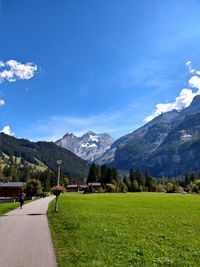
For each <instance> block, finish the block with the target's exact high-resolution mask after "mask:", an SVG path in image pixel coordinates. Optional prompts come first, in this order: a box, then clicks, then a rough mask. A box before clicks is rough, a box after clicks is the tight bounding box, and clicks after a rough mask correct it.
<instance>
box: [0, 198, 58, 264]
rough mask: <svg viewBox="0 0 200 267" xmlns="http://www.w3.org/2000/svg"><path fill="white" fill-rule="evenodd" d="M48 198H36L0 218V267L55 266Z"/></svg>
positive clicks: (49, 199)
mask: <svg viewBox="0 0 200 267" xmlns="http://www.w3.org/2000/svg"><path fill="white" fill-rule="evenodd" d="M51 200H52V198H51V197H46V198H43V199H39V200H36V201H33V202H31V203H28V204H26V205H24V206H23V209H22V210H21V209H16V210H13V211H11V212H9V213H7V214H6V215H4V216H2V217H0V267H56V266H57V263H56V257H55V253H54V249H53V246H52V241H51V235H50V231H49V227H48V220H47V216H46V212H47V208H48V204H49V202H50V201H51ZM0 205H1V204H0Z"/></svg>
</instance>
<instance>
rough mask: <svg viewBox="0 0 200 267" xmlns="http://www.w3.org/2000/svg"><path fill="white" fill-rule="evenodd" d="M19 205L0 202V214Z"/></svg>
mask: <svg viewBox="0 0 200 267" xmlns="http://www.w3.org/2000/svg"><path fill="white" fill-rule="evenodd" d="M17 207H19V203H18V202H16V203H13V202H11V203H0V216H1V215H3V214H5V213H7V212H9V211H10V210H13V209H16V208H17Z"/></svg>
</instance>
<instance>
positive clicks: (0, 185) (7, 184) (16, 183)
mask: <svg viewBox="0 0 200 267" xmlns="http://www.w3.org/2000/svg"><path fill="white" fill-rule="evenodd" d="M24 184H25V183H23V182H7V183H0V187H18V188H20V187H22V185H24Z"/></svg>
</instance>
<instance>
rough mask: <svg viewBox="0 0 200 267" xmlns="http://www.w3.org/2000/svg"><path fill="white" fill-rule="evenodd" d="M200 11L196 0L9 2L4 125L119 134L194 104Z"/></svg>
mask: <svg viewBox="0 0 200 267" xmlns="http://www.w3.org/2000/svg"><path fill="white" fill-rule="evenodd" d="M199 14H200V1H195V0H180V1H179V0H169V1H160V0H140V1H135V0H124V1H121V0H101V1H97V0H84V1H82V0H59V1H56V0H48V1H47V0H28V1H27V0H20V1H14V0H0V62H2V64H3V67H2V68H0V130H1V129H3V128H4V127H5V126H9V127H10V128H11V131H12V133H14V134H15V136H18V137H25V138H29V139H31V140H55V139H58V138H60V137H62V136H63V135H64V134H65V133H66V132H74V133H75V134H79V135H80V134H81V133H83V132H85V131H87V130H92V131H95V132H97V133H100V132H108V133H110V134H111V135H112V136H113V137H115V138H118V137H120V136H122V135H124V134H126V133H129V132H130V131H132V130H134V129H136V128H137V127H139V126H141V125H143V124H144V119H145V118H146V117H147V116H149V115H150V116H153V117H155V116H156V115H155V112H157V115H158V114H159V112H161V111H167V110H170V108H171V107H174V108H176V107H177V106H181V107H183V106H184V105H185V106H186V105H188V103H189V102H191V99H192V97H193V96H194V95H195V94H196V92H198V91H199V88H200V87H198V86H199V85H200V83H199V80H198V78H199V76H200V75H199V74H200V73H199V71H197V70H198V69H200V49H199V43H200V15H199ZM10 60H13V61H14V62H15V63H16V62H18V65H17V67H16V66H15V65H14V67H13V65H12V64H11V63H12V62H13V61H11V63H10ZM27 62H31V63H32V64H29V65H27V64H26V63H27ZM186 63H187V65H186ZM30 67H32V68H33V69H30ZM34 68H35V69H34ZM36 68H37V70H36ZM5 70H6V71H7V72H6V75H7V76H6V75H5V72H3V71H5ZM20 71H21V72H20ZM27 71H28V72H27ZM13 72H14V74H13ZM2 73H3V74H4V76H5V77H4V76H3V74H2ZM10 73H12V74H11V75H14V76H12V78H9V77H8V76H9V75H10ZM1 75H2V76H3V77H4V78H2V77H1ZM13 77H14V78H13ZM191 79H193V80H191ZM188 81H189V84H188ZM183 88H188V89H190V91H184V92H183V94H182V96H180V98H178V100H177V101H175V99H176V97H179V95H180V92H181V90H182V89H183ZM191 90H192V91H191ZM188 99H189V100H188ZM180 102H181V103H180ZM158 103H162V104H163V103H164V104H166V103H169V105H168V106H166V105H165V106H157V107H156V105H157V104H158Z"/></svg>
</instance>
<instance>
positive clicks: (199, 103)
mask: <svg viewBox="0 0 200 267" xmlns="http://www.w3.org/2000/svg"><path fill="white" fill-rule="evenodd" d="M96 163H98V164H100V165H102V164H105V165H109V166H112V167H115V168H117V169H119V170H121V171H128V170H129V169H130V168H131V167H134V168H141V169H142V170H149V171H150V172H151V173H152V174H153V175H154V176H156V177H163V176H168V177H173V176H178V175H183V174H184V173H185V172H199V171H200V96H196V97H195V98H194V99H193V101H192V103H191V105H190V106H189V107H188V108H185V109H183V110H181V111H179V112H178V111H177V110H172V111H170V112H166V113H163V114H161V115H160V116H158V117H156V118H155V119H153V120H152V121H150V122H149V123H147V124H145V125H144V126H142V127H141V128H139V129H137V130H135V131H133V132H132V133H130V134H127V135H125V136H123V137H121V138H119V139H118V140H116V141H115V142H114V143H113V144H112V145H111V148H110V149H109V150H107V151H106V152H105V153H104V155H103V156H101V157H100V158H99V159H97V160H96Z"/></svg>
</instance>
